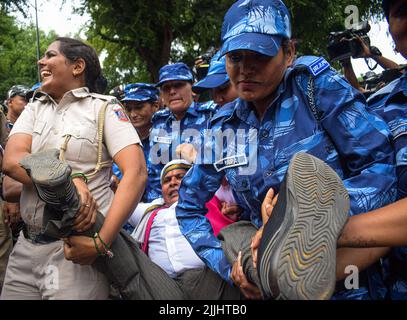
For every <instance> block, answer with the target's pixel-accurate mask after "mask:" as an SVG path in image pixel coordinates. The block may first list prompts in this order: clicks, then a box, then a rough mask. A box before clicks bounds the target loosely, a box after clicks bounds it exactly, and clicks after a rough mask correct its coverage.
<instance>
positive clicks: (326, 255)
mask: <svg viewBox="0 0 407 320" xmlns="http://www.w3.org/2000/svg"><path fill="white" fill-rule="evenodd" d="M348 211H349V196H348V193H347V191H346V189H345V187H344V186H343V183H342V181H341V179H340V178H339V176H338V175H337V174H336V173H335V171H334V170H332V169H331V168H330V167H329V166H328V165H326V164H325V163H324V162H323V161H321V160H319V159H317V158H315V157H313V156H311V155H309V154H306V153H298V154H296V155H295V156H294V157H293V160H292V161H291V163H290V165H289V168H288V171H287V174H286V178H285V183H283V184H282V185H281V189H280V195H279V199H278V202H277V205H276V207H275V208H274V210H273V214H272V217H271V218H270V220H269V223H267V224H266V225H265V227H264V233H263V235H266V234H267V235H269V236H271V235H273V238H271V239H270V241H265V242H263V239H262V245H261V247H260V249H259V266H258V272H259V275H260V282H261V284H262V289H263V294H264V296H265V297H266V298H267V297H274V298H275V299H287V300H324V299H329V298H330V297H331V295H332V293H333V291H334V288H335V282H336V243H337V239H338V237H339V235H340V233H341V231H342V229H343V226H344V225H345V223H346V220H347V218H348ZM281 215H284V217H282V216H281ZM274 216H276V217H278V216H280V217H281V221H282V222H281V223H280V224H279V226H277V228H276V225H273V223H271V221H272V220H273V217H274ZM273 228H274V229H276V230H272V229H273ZM263 238H265V237H263Z"/></svg>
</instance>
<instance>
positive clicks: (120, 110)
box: [113, 105, 130, 122]
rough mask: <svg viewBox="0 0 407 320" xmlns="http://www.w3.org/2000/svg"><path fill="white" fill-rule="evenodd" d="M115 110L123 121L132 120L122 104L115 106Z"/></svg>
mask: <svg viewBox="0 0 407 320" xmlns="http://www.w3.org/2000/svg"><path fill="white" fill-rule="evenodd" d="M113 112H114V113H115V114H116V116H117V118H118V119H119V120H120V121H123V122H130V119H129V117H128V116H127V114H126V112H124V110H123V108H122V107H121V106H120V105H115V106H113Z"/></svg>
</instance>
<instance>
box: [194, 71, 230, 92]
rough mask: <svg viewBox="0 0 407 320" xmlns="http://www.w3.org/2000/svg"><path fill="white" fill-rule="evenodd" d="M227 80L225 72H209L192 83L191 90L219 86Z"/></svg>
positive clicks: (199, 90) (203, 89)
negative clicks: (209, 73)
mask: <svg viewBox="0 0 407 320" xmlns="http://www.w3.org/2000/svg"><path fill="white" fill-rule="evenodd" d="M228 81H229V76H228V74H227V73H217V74H211V75H207V76H206V77H205V78H203V79H202V80H201V81H199V82H197V83H196V84H194V85H193V87H192V90H193V91H194V92H196V93H200V92H203V91H205V90H208V89H214V88H217V87H220V86H222V85H224V84H225V83H226V82H228Z"/></svg>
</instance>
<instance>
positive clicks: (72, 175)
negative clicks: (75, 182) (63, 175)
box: [71, 172, 88, 183]
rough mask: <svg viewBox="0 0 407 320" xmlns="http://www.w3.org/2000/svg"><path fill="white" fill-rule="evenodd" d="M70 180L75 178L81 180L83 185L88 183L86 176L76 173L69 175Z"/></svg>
mask: <svg viewBox="0 0 407 320" xmlns="http://www.w3.org/2000/svg"><path fill="white" fill-rule="evenodd" d="M71 178H72V179H75V178H82V179H83V180H84V181H85V183H88V178H87V177H86V175H85V174H84V173H82V172H77V173H73V174H71Z"/></svg>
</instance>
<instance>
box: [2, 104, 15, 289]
mask: <svg viewBox="0 0 407 320" xmlns="http://www.w3.org/2000/svg"><path fill="white" fill-rule="evenodd" d="M6 122H7V119H6V116H5V115H4V113H3V111H2V110H0V145H1V146H2V147H3V148H4V147H5V145H6V140H7V137H8V131H7V128H6ZM12 249H13V240H12V237H11V230H10V227H9V226H8V225H7V224H5V222H4V215H3V201H2V200H1V199H0V293H1V288H2V287H3V280H4V275H5V273H6V267H7V262H8V257H9V255H10V252H11V250H12Z"/></svg>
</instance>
